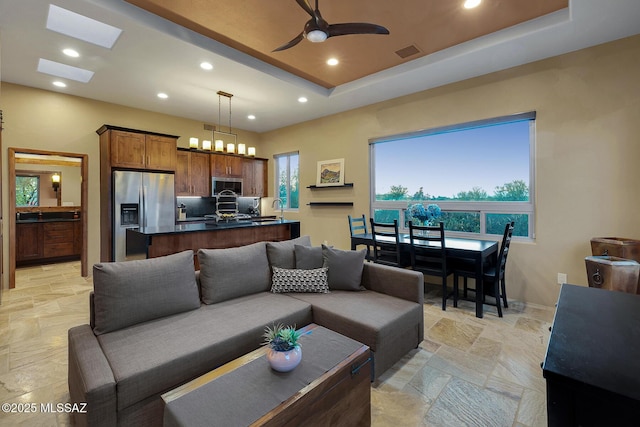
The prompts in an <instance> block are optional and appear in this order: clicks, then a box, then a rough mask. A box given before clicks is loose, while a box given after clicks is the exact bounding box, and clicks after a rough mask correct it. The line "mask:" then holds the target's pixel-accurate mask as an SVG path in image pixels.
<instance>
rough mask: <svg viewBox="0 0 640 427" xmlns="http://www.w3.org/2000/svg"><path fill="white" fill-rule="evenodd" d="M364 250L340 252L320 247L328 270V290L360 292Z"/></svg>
mask: <svg viewBox="0 0 640 427" xmlns="http://www.w3.org/2000/svg"><path fill="white" fill-rule="evenodd" d="M366 255H367V250H366V249H361V250H359V251H342V250H340V249H334V248H331V247H329V246H325V245H322V257H323V259H324V266H325V267H328V268H329V289H336V290H337V289H340V290H345V291H360V290H363V289H364V288H363V287H362V286H361V283H362V270H363V269H364V258H365V256H366Z"/></svg>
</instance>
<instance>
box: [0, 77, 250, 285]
mask: <svg viewBox="0 0 640 427" xmlns="http://www.w3.org/2000/svg"><path fill="white" fill-rule="evenodd" d="M0 109H2V110H3V112H4V121H5V124H4V131H3V133H2V145H3V146H2V185H3V188H2V190H3V191H2V196H3V213H4V215H3V216H4V217H5V218H7V215H8V209H9V208H8V206H9V204H8V203H9V201H8V200H7V198H8V194H9V191H8V188H7V164H8V163H7V148H8V147H17V148H32V149H38V150H50V151H61V152H67V153H79V154H87V155H88V157H89V206H88V229H89V236H88V242H89V247H88V265H89V270H91V266H92V265H93V264H94V263H96V262H99V261H100V235H99V231H100V198H99V191H100V187H99V183H100V154H99V147H98V145H99V137H98V134H96V129H98V128H99V127H100V126H102V125H103V124H105V123H106V124H110V125H115V126H122V127H126V128H132V129H139V130H146V131H152V132H159V133H165V134H169V135H178V136H180V139H178V146H179V147H188V146H189V137H192V136H193V137H197V138H199V139H201V140H202V139H205V138H208V137H210V136H211V132H209V131H205V130H204V129H203V123H202V122H199V121H194V120H187V119H184V118H180V117H173V116H168V115H164V114H157V113H153V112H149V111H143V110H137V109H133V108H127V107H122V106H120V105H115V104H109V103H106V102H98V101H93V100H90V99H86V98H80V97H75V96H69V95H64V94H61V93H57V92H49V91H44V90H39V89H33V88H28V87H24V86H19V85H14V84H10V83H5V82H2V85H1V86H0ZM234 131H235V130H234ZM209 139H210V138H209ZM238 141H242V142H245V143H247V145H256V146H257V147H258V148H257V151H258V156H260V155H261V153H262V151H261V148H260V146H259V138H258V135H257V134H255V133H253V132H244V131H239V135H238ZM8 227H9V221H6V220H5V221H4V236H5V238H4V251H3V254H4V256H3V257H4V259H3V263H4V268H5V270H4V271H5V273H7V274H5V275H4V282H5V283H3V287H4V288H6V287H8V284H7V281H8V277H9V274H8V262H9V261H8V258H9V256H8V254H9V248H8V243H9V238H8V236H9V230H8Z"/></svg>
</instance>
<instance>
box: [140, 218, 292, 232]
mask: <svg viewBox="0 0 640 427" xmlns="http://www.w3.org/2000/svg"><path fill="white" fill-rule="evenodd" d="M299 223H300V221H289V220H286V219H285V220H283V221H280V220H279V219H276V220H271V221H259V222H258V221H229V222H218V223H215V222H213V221H211V222H209V221H207V222H200V223H195V224H176V225H173V226H165V227H140V228H138V229H135V228H130V229H128V230H127V232H133V233H138V234H142V235H144V236H154V235H161V234H181V233H193V232H198V231H216V230H226V229H231V228H245V227H269V226H274V225H282V224H299Z"/></svg>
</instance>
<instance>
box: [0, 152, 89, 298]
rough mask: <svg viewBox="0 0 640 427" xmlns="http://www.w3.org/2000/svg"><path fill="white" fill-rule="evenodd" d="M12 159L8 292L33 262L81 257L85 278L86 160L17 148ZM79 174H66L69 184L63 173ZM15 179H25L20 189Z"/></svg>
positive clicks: (85, 157) (63, 153)
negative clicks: (20, 272)
mask: <svg viewBox="0 0 640 427" xmlns="http://www.w3.org/2000/svg"><path fill="white" fill-rule="evenodd" d="M8 154H9V158H8V159H7V160H8V163H9V183H8V184H9V185H8V188H9V202H10V203H9V288H10V289H13V288H15V285H16V266H17V263H23V262H29V260H30V259H31V260H32V261H33V262H38V260H39V259H44V260H49V261H56V260H64V256H62V257H61V256H59V255H70V256H73V254H76V253H77V254H79V256H80V274H81V276H82V277H87V276H88V267H87V191H88V190H87V189H88V161H87V160H88V156H87V155H86V154H77V153H65V152H54V151H43V150H32V149H27V148H13V147H9V148H8ZM77 169H79V174H77V175H76V174H75V173H71V172H66V178H68V179H65V170H68V171H73V170H77ZM16 175H20V176H21V177H25V178H24V179H22V180H21V181H20V182H19V183H20V184H21V186H19V188H17V185H16V184H17V183H18V181H17V178H16ZM51 193H54V194H55V195H53V194H51ZM18 215H20V219H18ZM18 226H20V232H21V233H20V234H21V235H19V233H18ZM67 228H69V230H67ZM43 230H44V231H43ZM71 230H72V231H71ZM69 233H71V235H72V236H73V238H71V237H70V236H71V235H70V234H69ZM52 236H57V237H56V238H59V239H60V240H59V241H52V240H51V237H52ZM47 238H48V239H47ZM19 239H20V240H19ZM64 239H68V240H64ZM18 243H20V244H19V245H18ZM25 248H26V249H25ZM19 251H20V253H19ZM39 257H40V258H39Z"/></svg>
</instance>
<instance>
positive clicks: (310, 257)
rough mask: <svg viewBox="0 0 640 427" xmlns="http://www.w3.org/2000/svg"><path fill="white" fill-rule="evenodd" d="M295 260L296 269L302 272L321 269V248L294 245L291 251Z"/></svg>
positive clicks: (322, 261)
mask: <svg viewBox="0 0 640 427" xmlns="http://www.w3.org/2000/svg"><path fill="white" fill-rule="evenodd" d="M293 251H294V253H295V258H296V268H297V269H302V270H313V269H314V268H320V267H322V265H323V263H324V260H323V258H322V246H302V245H295V246H294V249H293Z"/></svg>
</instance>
